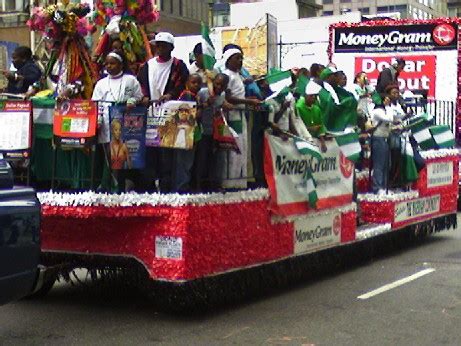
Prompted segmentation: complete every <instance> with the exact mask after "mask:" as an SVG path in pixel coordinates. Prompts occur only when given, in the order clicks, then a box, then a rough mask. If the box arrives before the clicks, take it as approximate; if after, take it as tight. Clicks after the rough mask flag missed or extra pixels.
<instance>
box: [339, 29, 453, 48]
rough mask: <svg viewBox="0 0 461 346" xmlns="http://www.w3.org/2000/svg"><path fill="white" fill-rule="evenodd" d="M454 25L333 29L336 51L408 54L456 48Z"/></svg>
mask: <svg viewBox="0 0 461 346" xmlns="http://www.w3.org/2000/svg"><path fill="white" fill-rule="evenodd" d="M457 36H458V29H457V27H456V26H455V25H452V24H448V23H444V24H418V25H396V26H372V27H370V26H362V27H350V28H335V37H334V39H335V42H334V43H335V45H334V52H335V53H408V52H418V51H419V52H424V51H426V52H428V51H435V50H450V49H456V48H457Z"/></svg>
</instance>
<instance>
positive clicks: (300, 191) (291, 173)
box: [264, 134, 354, 216]
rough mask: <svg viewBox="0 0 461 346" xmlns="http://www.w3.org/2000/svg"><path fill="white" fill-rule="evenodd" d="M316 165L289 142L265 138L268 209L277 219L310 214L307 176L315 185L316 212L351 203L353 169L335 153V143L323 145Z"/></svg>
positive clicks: (313, 159) (315, 161) (344, 159)
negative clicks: (309, 173)
mask: <svg viewBox="0 0 461 346" xmlns="http://www.w3.org/2000/svg"><path fill="white" fill-rule="evenodd" d="M327 148H328V150H327V152H326V153H323V154H322V155H323V159H322V160H321V161H320V160H318V159H316V158H314V157H312V156H308V155H301V154H300V153H299V151H298V150H297V149H296V147H295V145H294V144H293V140H292V139H289V140H287V141H284V140H282V139H280V138H279V137H275V136H271V135H269V134H266V135H265V149H264V150H265V154H264V168H265V174H266V179H267V182H268V186H269V191H270V195H271V209H272V211H273V212H274V213H276V214H278V215H283V216H288V215H295V214H302V213H305V212H307V211H309V210H310V208H309V203H308V200H309V198H308V190H307V174H308V172H311V174H312V177H313V179H314V181H315V183H316V185H317V188H316V191H317V196H318V201H317V205H316V209H327V208H334V207H338V206H341V205H344V204H347V203H350V202H351V201H352V180H353V169H354V165H353V164H352V162H350V161H349V160H347V159H346V158H345V157H344V155H342V153H341V152H340V150H339V147H338V145H337V144H336V142H335V141H329V142H327Z"/></svg>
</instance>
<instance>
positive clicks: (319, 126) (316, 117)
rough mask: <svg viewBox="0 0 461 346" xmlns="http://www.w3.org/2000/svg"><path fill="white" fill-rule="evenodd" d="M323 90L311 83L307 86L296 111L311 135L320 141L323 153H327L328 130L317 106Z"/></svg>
mask: <svg viewBox="0 0 461 346" xmlns="http://www.w3.org/2000/svg"><path fill="white" fill-rule="evenodd" d="M321 90H322V88H321V87H320V86H319V85H318V84H317V83H315V82H313V81H311V82H309V83H308V84H307V85H306V89H305V91H304V95H303V96H301V97H300V98H299V100H298V101H297V102H296V111H297V113H298V115H299V116H300V117H301V119H302V120H303V122H304V125H306V127H307V129H308V130H309V132H310V134H311V135H312V136H313V137H316V138H318V139H319V141H320V146H321V149H322V151H323V152H325V151H327V148H326V145H325V133H326V128H325V125H324V123H323V115H322V110H321V109H320V107H319V105H318V104H317V96H318V94H319V93H320V91H321Z"/></svg>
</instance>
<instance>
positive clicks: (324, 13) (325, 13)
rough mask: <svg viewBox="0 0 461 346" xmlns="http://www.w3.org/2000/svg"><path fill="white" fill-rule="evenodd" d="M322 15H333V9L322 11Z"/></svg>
mask: <svg viewBox="0 0 461 346" xmlns="http://www.w3.org/2000/svg"><path fill="white" fill-rule="evenodd" d="M323 15H324V16H332V15H333V11H323Z"/></svg>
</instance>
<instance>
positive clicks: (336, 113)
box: [319, 87, 358, 133]
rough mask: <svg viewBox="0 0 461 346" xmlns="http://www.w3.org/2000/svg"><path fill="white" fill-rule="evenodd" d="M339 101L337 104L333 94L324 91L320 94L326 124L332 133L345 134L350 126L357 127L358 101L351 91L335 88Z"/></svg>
mask: <svg viewBox="0 0 461 346" xmlns="http://www.w3.org/2000/svg"><path fill="white" fill-rule="evenodd" d="M334 90H335V92H336V95H337V96H338V99H339V104H335V102H334V100H333V98H332V97H331V94H330V93H329V92H328V91H327V90H325V89H322V90H321V91H320V93H319V100H320V104H319V105H320V108H321V109H322V112H323V114H324V123H325V127H326V128H327V131H328V132H330V133H336V132H343V131H344V130H345V129H346V127H348V126H356V125H357V105H358V103H357V100H356V99H355V96H354V95H352V93H350V92H349V91H347V90H346V89H344V88H341V87H335V88H334Z"/></svg>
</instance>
